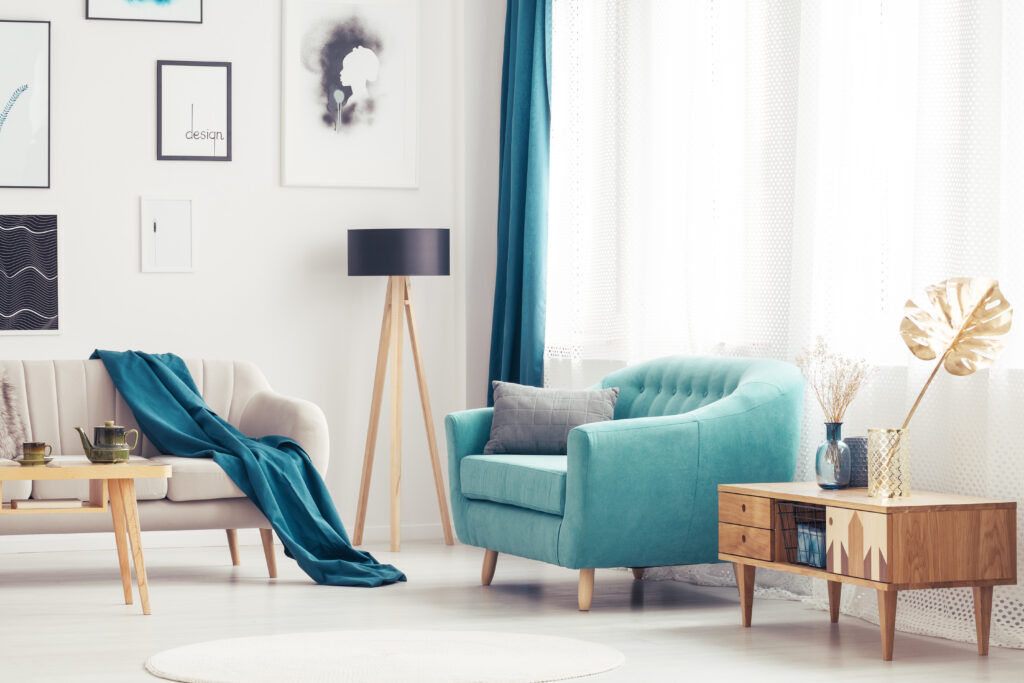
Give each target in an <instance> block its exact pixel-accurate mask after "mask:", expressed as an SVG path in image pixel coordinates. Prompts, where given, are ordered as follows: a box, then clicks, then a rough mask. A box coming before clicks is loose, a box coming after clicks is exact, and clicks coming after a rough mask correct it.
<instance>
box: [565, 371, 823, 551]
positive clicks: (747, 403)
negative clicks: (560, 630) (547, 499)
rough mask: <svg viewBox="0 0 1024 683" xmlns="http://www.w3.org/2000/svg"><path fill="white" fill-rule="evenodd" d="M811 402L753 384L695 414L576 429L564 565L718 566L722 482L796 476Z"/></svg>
mask: <svg viewBox="0 0 1024 683" xmlns="http://www.w3.org/2000/svg"><path fill="white" fill-rule="evenodd" d="M802 401H803V392H802V385H801V386H800V387H799V391H797V390H796V388H795V387H794V388H793V390H786V391H783V390H782V389H780V388H779V387H777V386H775V385H772V384H767V383H760V382H750V383H746V384H743V385H741V386H740V387H738V388H737V389H736V390H735V391H734V392H733V393H731V394H729V395H728V396H725V397H723V398H722V399H720V400H718V401H715V402H714V403H710V404H708V405H706V406H703V407H701V408H698V409H697V410H694V411H691V412H689V413H683V414H681V415H667V416H662V417H645V418H634V419H622V420H615V421H612V422H598V423H593V424H586V425H582V426H580V427H577V428H576V429H574V430H572V431H571V432H570V433H569V445H568V457H569V463H568V471H567V474H566V492H565V500H566V509H565V522H564V526H563V533H562V534H560V540H559V551H558V555H559V560H560V563H562V564H564V565H565V566H569V567H574V568H575V567H580V568H582V567H615V566H626V565H625V564H624V563H626V562H632V563H633V564H631V565H629V566H659V565H663V564H681V563H683V562H682V561H681V560H680V559H679V558H683V557H686V558H690V559H688V560H687V563H699V562H711V561H714V560H715V559H716V557H717V533H716V531H715V529H716V525H717V517H718V515H717V509H718V506H717V484H719V483H725V482H748V481H782V480H789V479H791V478H792V476H793V470H794V468H795V466H796V456H797V448H798V446H799V426H800V407H801V405H802ZM567 531H568V533H566V532H567Z"/></svg>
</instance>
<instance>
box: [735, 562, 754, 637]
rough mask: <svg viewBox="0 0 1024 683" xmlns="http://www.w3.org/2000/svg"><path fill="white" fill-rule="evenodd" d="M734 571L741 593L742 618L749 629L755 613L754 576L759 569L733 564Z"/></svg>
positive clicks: (737, 563)
mask: <svg viewBox="0 0 1024 683" xmlns="http://www.w3.org/2000/svg"><path fill="white" fill-rule="evenodd" d="M732 570H733V571H734V572H735V573H736V587H737V588H739V591H740V617H741V619H742V621H743V625H744V626H746V627H748V628H749V627H750V619H751V617H752V616H753V612H754V575H755V573H756V571H757V567H755V566H754V565H751V564H740V563H739V562H733V563H732Z"/></svg>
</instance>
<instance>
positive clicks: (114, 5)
mask: <svg viewBox="0 0 1024 683" xmlns="http://www.w3.org/2000/svg"><path fill="white" fill-rule="evenodd" d="M85 18H86V19H118V20H121V21H171V22H177V23H186V24H201V23H203V0H85Z"/></svg>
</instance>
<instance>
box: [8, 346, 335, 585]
mask: <svg viewBox="0 0 1024 683" xmlns="http://www.w3.org/2000/svg"><path fill="white" fill-rule="evenodd" d="M185 363H186V365H187V366H188V369H189V371H190V372H191V373H192V377H193V379H194V380H195V383H196V386H197V387H198V388H199V391H200V392H201V393H202V396H203V399H204V400H205V401H206V403H207V404H208V405H209V406H210V408H211V409H213V410H214V412H216V413H217V414H218V415H220V416H221V417H223V418H224V419H226V420H227V421H228V422H230V423H231V424H232V425H234V426H235V427H237V428H238V429H240V430H241V431H242V432H243V433H244V434H246V435H248V436H252V437H261V436H266V435H269V434H278V435H281V436H287V437H289V438H292V439H294V440H295V441H296V442H298V443H299V444H300V445H301V446H302V448H303V449H304V450H305V451H306V453H308V454H309V457H310V459H311V460H312V461H313V465H314V466H315V467H316V469H317V470H318V471H319V472H320V474H321V475H323V474H325V473H326V471H327V460H328V454H329V445H328V435H327V420H326V418H325V417H324V414H323V411H321V410H320V408H319V407H317V406H316V405H314V404H313V403H310V402H308V401H302V400H299V399H295V398H289V397H286V396H282V395H281V394H277V393H275V392H274V391H272V390H271V388H270V385H269V384H268V383H267V380H266V378H264V376H263V373H261V372H260V371H259V369H257V368H256V366H254V365H252V364H251V363H245V362H240V361H224V360H186V361H185ZM0 368H2V369H3V370H4V371H5V372H6V376H7V380H8V382H9V384H11V385H12V386H13V387H14V388H15V397H16V399H17V400H18V402H19V403H20V404H21V406H20V412H21V414H22V416H23V418H24V422H25V424H26V425H27V430H28V434H27V435H26V437H27V439H28V440H29V441H45V442H47V443H49V444H52V445H53V452H54V454H55V455H57V454H59V455H57V457H59V458H62V459H74V458H77V459H81V460H83V461H84V460H85V456H84V454H83V453H84V451H83V449H82V443H81V440H80V439H79V436H78V433H77V432H75V427H85V428H86V433H88V434H89V435H90V438H91V435H92V427H93V426H95V425H102V424H103V421H104V420H110V419H113V420H114V421H115V422H116V423H117V424H119V425H124V426H125V427H131V428H138V425H137V424H136V422H135V417H134V416H133V415H132V412H131V410H130V409H129V408H128V406H127V404H125V402H124V399H123V398H122V397H121V395H120V394H118V393H117V392H116V391H115V389H114V385H113V382H112V381H111V380H110V376H109V375H108V374H107V371H106V369H105V368H104V366H103V362H102V361H99V360H84V361H83V360H61V361H0ZM132 457H133V458H147V459H149V460H152V461H154V462H160V463H164V464H167V465H170V466H171V471H172V476H171V478H170V479H146V480H143V479H140V480H137V481H136V496H137V498H138V501H139V518H140V521H141V525H142V530H143V531H171V530H186V529H226V530H227V539H228V544H229V546H230V549H231V558H232V561H233V562H234V563H235V564H237V558H238V552H237V540H236V539H237V536H236V533H235V530H236V529H252V528H256V529H261V531H262V533H261V535H262V537H263V544H264V550H266V551H267V566H268V570H269V571H270V575H271V576H272V577H273V576H274V575H275V574H276V571H275V568H274V567H275V565H274V555H273V535H272V532H271V530H270V523H269V522H268V521H267V519H266V517H264V516H263V513H261V512H260V511H259V510H258V509H257V508H256V506H255V505H253V503H252V502H251V501H250V500H249V499H248V498H246V497H245V494H243V493H242V491H241V490H240V489H239V488H238V487H237V486H235V484H234V483H233V482H232V481H231V479H229V478H228V476H227V475H226V474H225V473H224V471H223V470H222V469H221V468H220V467H219V466H218V465H217V464H216V463H215V462H214V461H213V459H211V458H182V457H177V456H175V455H173V454H161V453H160V452H158V451H157V450H156V448H155V447H154V446H153V444H152V443H150V442H149V440H148V439H146V438H145V437H144V436H142V437H141V438H140V439H139V446H138V448H137V449H136V450H135V451H133V455H132ZM28 497H32V498H35V499H42V500H45V499H53V498H72V497H79V498H81V499H82V500H86V499H88V482H83V481H11V482H4V484H3V502H5V503H6V502H9V501H10V500H11V499H12V498H28ZM90 531H111V519H110V516H109V515H6V516H3V517H0V536H2V535H10V534H48V533H74V532H90ZM0 545H2V544H0Z"/></svg>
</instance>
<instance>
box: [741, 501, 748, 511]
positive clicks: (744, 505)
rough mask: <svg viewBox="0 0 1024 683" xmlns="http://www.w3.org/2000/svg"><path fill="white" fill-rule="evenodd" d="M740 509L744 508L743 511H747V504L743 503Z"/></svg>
mask: <svg viewBox="0 0 1024 683" xmlns="http://www.w3.org/2000/svg"><path fill="white" fill-rule="evenodd" d="M740 510H742V511H743V512H746V511H747V504H746V503H743V504H742V505H740Z"/></svg>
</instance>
